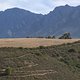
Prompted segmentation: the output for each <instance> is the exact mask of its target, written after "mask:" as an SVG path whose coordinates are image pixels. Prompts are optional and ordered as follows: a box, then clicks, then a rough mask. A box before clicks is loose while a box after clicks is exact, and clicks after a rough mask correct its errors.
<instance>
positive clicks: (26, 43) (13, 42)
mask: <svg viewBox="0 0 80 80" xmlns="http://www.w3.org/2000/svg"><path fill="white" fill-rule="evenodd" d="M78 40H80V39H46V38H5V39H0V47H24V48H33V47H38V46H51V45H60V44H64V43H72V42H75V41H78Z"/></svg>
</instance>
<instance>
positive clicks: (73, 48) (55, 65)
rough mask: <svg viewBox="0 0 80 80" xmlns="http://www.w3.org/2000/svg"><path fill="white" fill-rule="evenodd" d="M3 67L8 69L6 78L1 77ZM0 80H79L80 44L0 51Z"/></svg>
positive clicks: (2, 75) (2, 49)
mask: <svg viewBox="0 0 80 80" xmlns="http://www.w3.org/2000/svg"><path fill="white" fill-rule="evenodd" d="M7 67H10V68H12V72H11V74H10V75H5V74H4V73H5V72H4V69H6V68H7ZM1 71H3V74H2V73H1ZM0 80H80V41H78V42H75V43H68V44H63V45H56V46H50V47H37V48H21V47H20V48H6V47H5V48H0Z"/></svg>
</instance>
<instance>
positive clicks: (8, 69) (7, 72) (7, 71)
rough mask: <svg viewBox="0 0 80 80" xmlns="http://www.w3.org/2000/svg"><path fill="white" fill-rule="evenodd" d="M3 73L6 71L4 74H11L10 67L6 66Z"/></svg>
mask: <svg viewBox="0 0 80 80" xmlns="http://www.w3.org/2000/svg"><path fill="white" fill-rule="evenodd" d="M5 73H6V75H11V73H12V68H11V67H8V68H6V70H5Z"/></svg>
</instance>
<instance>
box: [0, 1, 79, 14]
mask: <svg viewBox="0 0 80 80" xmlns="http://www.w3.org/2000/svg"><path fill="white" fill-rule="evenodd" d="M65 4H69V5H71V6H77V5H80V0H0V11H1V10H5V9H7V8H13V7H19V8H23V9H26V10H29V11H32V12H36V13H42V14H46V13H48V12H50V11H52V10H53V9H54V8H55V7H56V6H60V5H65Z"/></svg>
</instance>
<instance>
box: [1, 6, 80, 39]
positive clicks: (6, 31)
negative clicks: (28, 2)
mask: <svg viewBox="0 0 80 80" xmlns="http://www.w3.org/2000/svg"><path fill="white" fill-rule="evenodd" d="M79 17H80V6H77V7H72V6H69V5H65V6H60V7H56V8H55V9H54V10H53V11H51V12H50V13H49V14H47V15H42V14H35V13H32V12H29V11H27V10H24V9H19V8H11V9H7V10H5V11H0V37H1V38H9V37H27V36H32V37H36V36H47V35H60V34H62V33H64V32H70V33H71V35H72V37H76V38H77V37H80V31H79V30H80V18H79Z"/></svg>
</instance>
